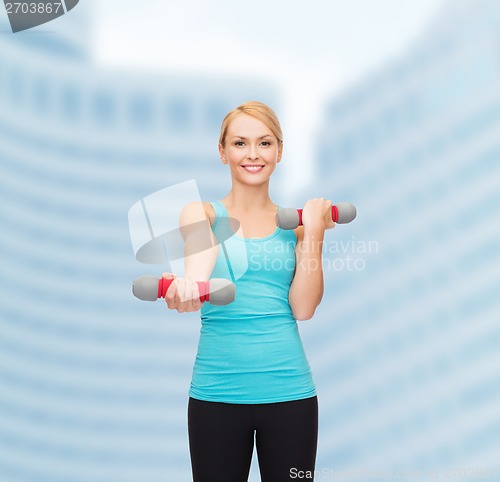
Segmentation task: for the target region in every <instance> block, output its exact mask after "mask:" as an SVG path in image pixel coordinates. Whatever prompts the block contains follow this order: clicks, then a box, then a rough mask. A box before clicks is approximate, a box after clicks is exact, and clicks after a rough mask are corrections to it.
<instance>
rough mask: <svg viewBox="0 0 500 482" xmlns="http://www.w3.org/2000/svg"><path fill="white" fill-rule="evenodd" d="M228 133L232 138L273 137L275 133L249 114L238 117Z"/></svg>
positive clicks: (231, 124) (229, 127) (232, 122)
mask: <svg viewBox="0 0 500 482" xmlns="http://www.w3.org/2000/svg"><path fill="white" fill-rule="evenodd" d="M227 133H228V135H230V136H241V137H262V136H266V135H271V136H272V135H273V132H272V131H271V129H269V127H267V126H266V125H265V124H264V123H263V122H261V121H260V120H259V119H256V118H255V117H252V116H249V115H247V114H240V115H238V116H236V117H235V118H234V119H233V120H232V121H231V123H230V124H229V126H228V129H227Z"/></svg>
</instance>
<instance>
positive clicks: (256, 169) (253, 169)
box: [243, 166, 262, 171]
mask: <svg viewBox="0 0 500 482" xmlns="http://www.w3.org/2000/svg"><path fill="white" fill-rule="evenodd" d="M243 167H244V168H245V169H246V170H247V171H260V170H261V169H262V166H243Z"/></svg>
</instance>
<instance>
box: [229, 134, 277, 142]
mask: <svg viewBox="0 0 500 482" xmlns="http://www.w3.org/2000/svg"><path fill="white" fill-rule="evenodd" d="M265 137H272V135H271V134H266V135H265V136H260V137H258V138H257V139H264V138H265ZM233 139H243V140H244V141H246V140H247V138H246V137H243V136H233Z"/></svg>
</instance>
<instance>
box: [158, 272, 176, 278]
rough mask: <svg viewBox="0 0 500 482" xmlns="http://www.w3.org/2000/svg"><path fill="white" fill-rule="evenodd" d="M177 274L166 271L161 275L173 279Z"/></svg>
mask: <svg viewBox="0 0 500 482" xmlns="http://www.w3.org/2000/svg"><path fill="white" fill-rule="evenodd" d="M175 276H176V275H175V273H168V272H165V273H162V274H161V277H162V278H164V279H172V278H175Z"/></svg>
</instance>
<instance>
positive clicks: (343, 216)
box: [276, 202, 356, 229]
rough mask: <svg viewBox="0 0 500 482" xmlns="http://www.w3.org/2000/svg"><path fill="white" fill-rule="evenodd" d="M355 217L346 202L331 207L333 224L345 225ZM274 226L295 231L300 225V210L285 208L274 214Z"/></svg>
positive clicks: (354, 211)
mask: <svg viewBox="0 0 500 482" xmlns="http://www.w3.org/2000/svg"><path fill="white" fill-rule="evenodd" d="M355 217H356V208H355V207H354V206H353V205H352V204H351V203H347V202H340V203H337V204H336V205H334V206H332V220H333V222H334V223H338V224H347V223H350V222H351V221H352V220H353V219H354V218H355ZM276 224H277V225H278V226H279V227H280V228H281V229H295V228H296V227H298V226H301V225H302V209H295V208H285V209H280V210H279V211H278V213H277V214H276Z"/></svg>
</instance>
